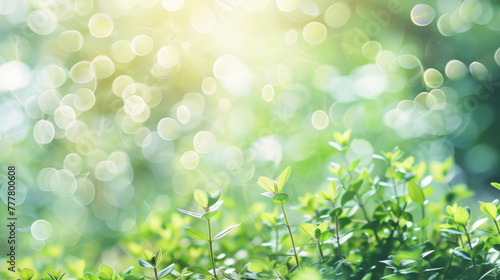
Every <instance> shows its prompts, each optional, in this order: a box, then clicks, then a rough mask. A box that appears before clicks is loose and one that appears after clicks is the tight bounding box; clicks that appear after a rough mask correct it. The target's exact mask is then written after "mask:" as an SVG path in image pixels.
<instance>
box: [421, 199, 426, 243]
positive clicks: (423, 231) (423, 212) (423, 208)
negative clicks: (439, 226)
mask: <svg viewBox="0 0 500 280" xmlns="http://www.w3.org/2000/svg"><path fill="white" fill-rule="evenodd" d="M422 220H425V204H422ZM426 238H427V232H426V229H425V228H424V227H422V242H425V239H426Z"/></svg>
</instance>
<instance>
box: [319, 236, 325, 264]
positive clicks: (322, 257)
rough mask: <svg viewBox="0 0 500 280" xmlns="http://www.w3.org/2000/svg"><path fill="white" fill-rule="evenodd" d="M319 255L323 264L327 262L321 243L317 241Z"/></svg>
mask: <svg viewBox="0 0 500 280" xmlns="http://www.w3.org/2000/svg"><path fill="white" fill-rule="evenodd" d="M317 243H318V250H319V255H320V256H321V262H325V257H324V256H323V249H321V242H319V240H317Z"/></svg>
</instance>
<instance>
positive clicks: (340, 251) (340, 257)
mask: <svg viewBox="0 0 500 280" xmlns="http://www.w3.org/2000/svg"><path fill="white" fill-rule="evenodd" d="M335 234H336V235H337V250H338V252H339V259H340V261H342V260H343V257H342V250H341V249H340V231H339V219H338V217H335Z"/></svg>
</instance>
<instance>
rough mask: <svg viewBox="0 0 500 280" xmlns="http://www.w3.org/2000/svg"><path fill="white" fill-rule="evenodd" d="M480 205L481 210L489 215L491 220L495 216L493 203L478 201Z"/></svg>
mask: <svg viewBox="0 0 500 280" xmlns="http://www.w3.org/2000/svg"><path fill="white" fill-rule="evenodd" d="M479 204H480V205H481V211H483V213H484V214H486V216H488V217H490V218H491V219H492V220H495V219H496V218H497V207H496V206H495V205H494V204H493V203H484V202H482V201H479Z"/></svg>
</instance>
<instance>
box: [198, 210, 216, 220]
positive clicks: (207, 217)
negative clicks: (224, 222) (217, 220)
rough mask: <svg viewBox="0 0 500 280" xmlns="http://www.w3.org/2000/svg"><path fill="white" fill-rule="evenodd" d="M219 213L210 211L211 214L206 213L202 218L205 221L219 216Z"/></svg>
mask: <svg viewBox="0 0 500 280" xmlns="http://www.w3.org/2000/svg"><path fill="white" fill-rule="evenodd" d="M219 212H220V211H212V212H207V213H205V214H203V216H202V218H203V219H205V220H207V221H208V220H210V219H211V218H212V217H213V216H215V215H217V214H219Z"/></svg>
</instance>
